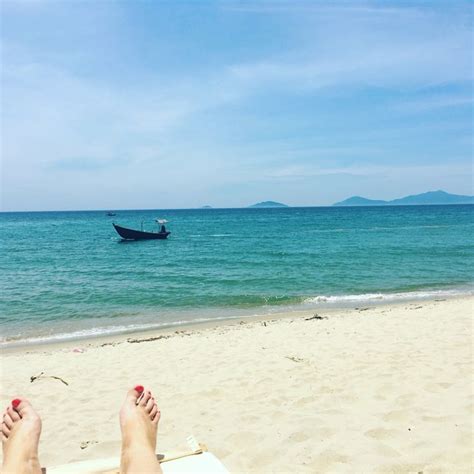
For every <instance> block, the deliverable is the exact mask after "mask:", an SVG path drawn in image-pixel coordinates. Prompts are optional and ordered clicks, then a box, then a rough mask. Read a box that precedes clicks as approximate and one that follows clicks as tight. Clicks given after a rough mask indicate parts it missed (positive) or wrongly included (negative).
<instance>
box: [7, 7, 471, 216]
mask: <svg viewBox="0 0 474 474" xmlns="http://www.w3.org/2000/svg"><path fill="white" fill-rule="evenodd" d="M0 4H1V22H2V24H1V176H0V184H1V205H0V209H1V210H2V211H28V210H31V211H39V210H76V209H77V210H80V209H146V208H151V209H166V208H194V207H201V206H204V205H211V206H213V207H241V206H247V205H250V204H253V203H255V202H259V201H264V200H275V201H280V202H284V203H286V204H289V205H293V206H312V205H330V204H332V203H334V202H336V201H340V200H342V199H345V198H347V197H349V196H352V195H360V196H365V197H368V198H373V199H393V198H397V197H401V196H404V195H407V194H417V193H421V192H425V191H429V190H438V189H443V190H445V191H448V192H452V193H456V194H473V192H474V190H473V188H474V185H473V138H472V132H473V109H472V102H473V89H472V86H473V68H472V66H473V3H472V2H471V1H461V0H459V1H458V0H446V1H438V0H431V1H417V0H412V1H404V0H397V1H382V0H379V1H364V0H360V1H358V0H352V1H338V0H333V1H317V0H313V1H303V0H281V1H277V0H272V1H266V0H260V1H234V0H227V1H204V0H203V1H191V0H189V1H179V0H174V1H151V0H134V1H131V0H130V1H113V0H97V1H93V0H88V1H82V0H69V1H66V0H61V1H59V0H2V1H1V2H0Z"/></svg>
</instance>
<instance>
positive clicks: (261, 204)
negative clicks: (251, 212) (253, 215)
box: [249, 201, 288, 207]
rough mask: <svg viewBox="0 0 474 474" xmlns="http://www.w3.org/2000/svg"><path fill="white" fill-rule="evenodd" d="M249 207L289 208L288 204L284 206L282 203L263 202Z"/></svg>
mask: <svg viewBox="0 0 474 474" xmlns="http://www.w3.org/2000/svg"><path fill="white" fill-rule="evenodd" d="M249 207H288V206H287V205H286V204H282V203H281V202H275V201H263V202H257V204H252V205H251V206H249Z"/></svg>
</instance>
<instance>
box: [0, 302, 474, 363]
mask: <svg viewBox="0 0 474 474" xmlns="http://www.w3.org/2000/svg"><path fill="white" fill-rule="evenodd" d="M468 299H472V300H473V301H474V295H473V294H471V293H466V294H463V295H459V294H457V295H449V296H447V295H444V296H440V298H431V299H417V298H407V299H404V300H391V301H384V302H383V301H382V300H379V301H376V300H375V301H370V302H368V301H361V304H360V305H359V306H354V305H353V304H351V305H347V304H346V305H341V306H326V307H319V308H306V309H292V310H288V311H279V312H275V313H273V312H272V313H264V314H250V315H238V316H233V317H222V318H214V319H209V320H206V321H199V320H196V321H194V322H192V321H191V322H187V323H184V324H176V325H171V324H170V325H163V327H153V328H149V329H137V330H126V329H125V330H124V331H120V332H116V333H111V334H98V335H87V336H77V337H70V338H68V337H64V338H58V339H55V338H54V336H52V337H51V338H48V339H46V340H33V341H32V340H31V339H25V340H18V341H14V342H7V343H0V354H8V353H15V352H24V351H27V352H28V353H29V352H32V351H35V350H54V349H55V348H59V349H64V348H70V347H81V346H86V347H96V346H104V345H109V344H114V345H116V344H122V343H126V342H128V341H129V340H130V339H132V340H146V339H149V338H152V339H153V338H171V337H174V336H179V335H180V334H183V333H192V332H196V331H203V330H209V329H211V330H212V329H217V328H221V327H232V326H236V325H242V324H247V323H254V322H269V321H275V320H281V319H291V318H295V319H299V318H302V319H305V318H308V317H312V316H313V315H314V314H318V315H321V316H323V317H324V318H329V317H334V316H336V317H338V316H339V317H341V316H348V315H352V314H353V313H360V312H361V311H368V310H374V309H379V310H384V309H385V310H386V309H389V308H392V307H394V308H397V307H400V306H402V305H416V304H424V303H425V304H426V303H436V302H443V301H456V300H468ZM335 313H337V314H335Z"/></svg>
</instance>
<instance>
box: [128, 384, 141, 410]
mask: <svg viewBox="0 0 474 474" xmlns="http://www.w3.org/2000/svg"><path fill="white" fill-rule="evenodd" d="M142 393H143V386H142V385H137V386H136V387H134V388H132V389H131V390H129V391H128V392H127V396H126V398H125V401H126V402H129V403H132V404H133V405H136V404H137V401H138V399H139V398H140V396H141V394H142Z"/></svg>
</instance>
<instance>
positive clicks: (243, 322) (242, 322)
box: [239, 321, 247, 324]
mask: <svg viewBox="0 0 474 474" xmlns="http://www.w3.org/2000/svg"><path fill="white" fill-rule="evenodd" d="M239 324H247V323H246V322H245V321H240V322H239Z"/></svg>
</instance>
